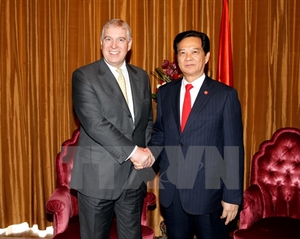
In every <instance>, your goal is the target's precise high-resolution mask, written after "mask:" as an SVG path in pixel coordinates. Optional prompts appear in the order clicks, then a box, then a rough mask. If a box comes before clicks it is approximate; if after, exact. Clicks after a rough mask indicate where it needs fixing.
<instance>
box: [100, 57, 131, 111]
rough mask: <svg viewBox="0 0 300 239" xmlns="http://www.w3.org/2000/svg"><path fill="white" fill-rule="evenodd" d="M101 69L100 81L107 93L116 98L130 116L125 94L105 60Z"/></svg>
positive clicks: (101, 63) (101, 62)
mask: <svg viewBox="0 0 300 239" xmlns="http://www.w3.org/2000/svg"><path fill="white" fill-rule="evenodd" d="M99 64H100V67H99V79H100V82H101V84H102V88H103V89H104V90H105V91H108V92H109V93H110V95H111V96H112V97H114V98H115V99H116V100H117V101H118V102H119V103H120V105H121V106H122V107H123V109H124V110H125V111H126V112H127V113H129V114H130V111H129V108H128V105H127V103H126V101H125V98H124V96H123V93H122V91H121V89H120V87H119V85H118V82H117V81H116V79H115V77H114V75H113V74H112V72H111V71H110V69H109V68H108V66H107V65H106V63H105V62H104V60H103V59H101V60H100V61H99Z"/></svg>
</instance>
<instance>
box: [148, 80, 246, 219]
mask: <svg viewBox="0 0 300 239" xmlns="http://www.w3.org/2000/svg"><path fill="white" fill-rule="evenodd" d="M181 83H182V79H180V80H177V81H174V82H171V83H169V84H166V85H164V86H162V87H160V88H159V91H158V100H157V119H156V122H155V124H154V128H153V129H154V133H153V135H152V138H151V141H150V143H149V145H156V146H159V145H164V146H165V147H164V150H163V151H162V152H161V154H160V157H159V159H158V162H159V169H160V202H161V204H162V205H163V206H164V207H168V206H169V205H170V204H171V202H172V198H173V195H174V192H175V190H176V187H177V188H178V189H179V195H180V199H181V202H182V205H183V208H184V209H185V211H186V212H188V213H191V214H198V215H199V214H206V213H210V212H214V211H216V210H218V209H221V203H220V201H221V200H224V201H226V202H228V203H234V204H241V202H242V195H243V168H244V159H243V157H244V149H243V128H242V115H241V108H240V102H239V100H238V95H237V92H236V90H235V89H233V88H231V87H228V86H227V85H224V84H222V83H220V82H217V81H215V80H212V79H211V78H209V77H206V78H205V80H204V82H203V85H202V87H201V89H200V91H199V93H198V96H197V98H196V100H195V103H194V105H193V108H192V110H191V113H190V115H189V118H188V121H187V124H186V126H185V130H184V132H183V133H182V132H181V130H180V109H179V98H180V87H181ZM232 146H233V147H232ZM156 156H157V155H156Z"/></svg>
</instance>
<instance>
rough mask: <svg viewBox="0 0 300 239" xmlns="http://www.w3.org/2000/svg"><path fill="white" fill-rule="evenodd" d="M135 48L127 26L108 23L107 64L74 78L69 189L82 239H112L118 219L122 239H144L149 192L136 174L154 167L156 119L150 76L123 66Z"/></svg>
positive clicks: (100, 63) (105, 38) (79, 72)
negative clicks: (75, 129)
mask: <svg viewBox="0 0 300 239" xmlns="http://www.w3.org/2000/svg"><path fill="white" fill-rule="evenodd" d="M131 45H132V39H131V30H130V27H129V26H128V24H127V23H126V22H124V21H122V20H120V19H112V20H110V21H108V22H107V23H106V24H105V25H104V26H103V29H102V34H101V49H102V55H103V58H102V59H100V60H98V61H96V62H93V63H91V64H89V65H86V66H83V67H80V68H78V69H77V70H75V71H74V72H73V75H72V96H73V104H74V108H75V112H76V115H77V117H78V119H79V121H80V138H79V143H78V148H77V151H76V156H75V161H74V167H73V170H72V178H71V187H72V188H74V189H76V190H77V191H78V204H79V220H80V234H81V239H108V238H109V236H110V235H109V234H110V226H111V222H112V218H113V216H114V215H116V219H117V230H118V237H119V238H122V239H126V238H128V239H140V238H142V237H141V227H140V219H141V210H142V206H143V199H144V196H145V194H146V191H147V188H146V184H145V183H144V182H143V180H141V179H140V178H139V175H138V173H137V170H139V169H143V168H146V167H149V166H151V164H152V157H151V153H150V151H149V150H148V149H145V147H146V145H147V143H148V141H149V140H150V134H151V130H152V124H153V122H152V121H153V118H152V106H151V90H150V82H149V76H148V74H147V72H146V71H144V70H142V69H140V68H138V67H136V66H133V65H131V64H128V63H126V61H125V58H126V55H127V52H128V51H129V50H130V49H131ZM118 81H121V83H119V82H118ZM124 81H125V82H124ZM122 82H123V83H122Z"/></svg>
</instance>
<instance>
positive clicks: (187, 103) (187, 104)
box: [181, 84, 193, 132]
mask: <svg viewBox="0 0 300 239" xmlns="http://www.w3.org/2000/svg"><path fill="white" fill-rule="evenodd" d="M192 88H193V85H192V84H187V85H185V95H184V101H183V107H182V116H181V132H183V130H184V127H185V124H186V122H187V119H188V117H189V114H190V112H191V109H192V103H191V94H190V89H192Z"/></svg>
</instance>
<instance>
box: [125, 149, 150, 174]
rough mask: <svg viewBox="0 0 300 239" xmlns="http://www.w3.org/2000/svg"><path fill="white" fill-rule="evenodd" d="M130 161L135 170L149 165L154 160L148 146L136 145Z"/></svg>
mask: <svg viewBox="0 0 300 239" xmlns="http://www.w3.org/2000/svg"><path fill="white" fill-rule="evenodd" d="M130 161H131V162H132V163H133V165H134V168H135V169H136V170H140V169H143V168H148V167H151V166H152V165H153V163H154V161H155V158H154V156H153V155H152V153H151V151H150V149H149V148H141V147H137V149H136V151H135V152H134V154H133V155H132V156H131V158H130Z"/></svg>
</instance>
